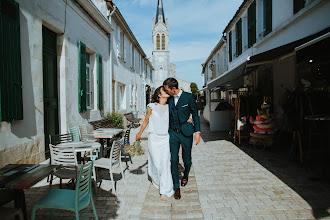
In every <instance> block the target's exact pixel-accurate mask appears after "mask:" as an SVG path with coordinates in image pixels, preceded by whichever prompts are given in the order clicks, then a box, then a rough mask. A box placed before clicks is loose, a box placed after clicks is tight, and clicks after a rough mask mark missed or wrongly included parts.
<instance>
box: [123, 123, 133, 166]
mask: <svg viewBox="0 0 330 220" xmlns="http://www.w3.org/2000/svg"><path fill="white" fill-rule="evenodd" d="M132 127H133V125H130V126H129V128H128V129H127V130H126V132H125V135H124V140H123V146H122V148H121V156H122V158H125V159H126V166H128V165H127V159H128V160H129V161H130V162H131V164H133V162H132V156H131V155H130V153H128V152H127V151H125V148H124V147H125V146H126V145H130V142H129V137H130V134H131V129H132Z"/></svg>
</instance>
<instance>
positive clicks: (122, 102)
mask: <svg viewBox="0 0 330 220" xmlns="http://www.w3.org/2000/svg"><path fill="white" fill-rule="evenodd" d="M117 103H118V106H119V110H123V109H126V94H125V85H124V84H121V83H118V95H117Z"/></svg>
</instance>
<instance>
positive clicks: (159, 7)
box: [155, 0, 165, 24]
mask: <svg viewBox="0 0 330 220" xmlns="http://www.w3.org/2000/svg"><path fill="white" fill-rule="evenodd" d="M160 20H162V21H163V23H164V24H165V15H164V9H163V1H162V0H158V5H157V12H156V21H155V24H157V23H158V21H160Z"/></svg>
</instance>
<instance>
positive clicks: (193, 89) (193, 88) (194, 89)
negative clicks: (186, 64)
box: [190, 82, 200, 98]
mask: <svg viewBox="0 0 330 220" xmlns="http://www.w3.org/2000/svg"><path fill="white" fill-rule="evenodd" d="M190 89H191V93H192V94H193V95H194V96H195V98H197V96H198V95H199V94H200V93H199V91H198V87H197V84H196V83H194V82H192V83H190Z"/></svg>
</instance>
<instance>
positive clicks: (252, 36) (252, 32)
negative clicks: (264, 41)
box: [248, 1, 257, 47]
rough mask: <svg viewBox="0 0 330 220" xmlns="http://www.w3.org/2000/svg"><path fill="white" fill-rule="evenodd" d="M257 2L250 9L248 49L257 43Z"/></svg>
mask: <svg viewBox="0 0 330 220" xmlns="http://www.w3.org/2000/svg"><path fill="white" fill-rule="evenodd" d="M256 39H257V38H256V1H253V2H252V4H251V5H250V7H249V9H248V47H251V46H252V45H253V44H254V43H255V42H256Z"/></svg>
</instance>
